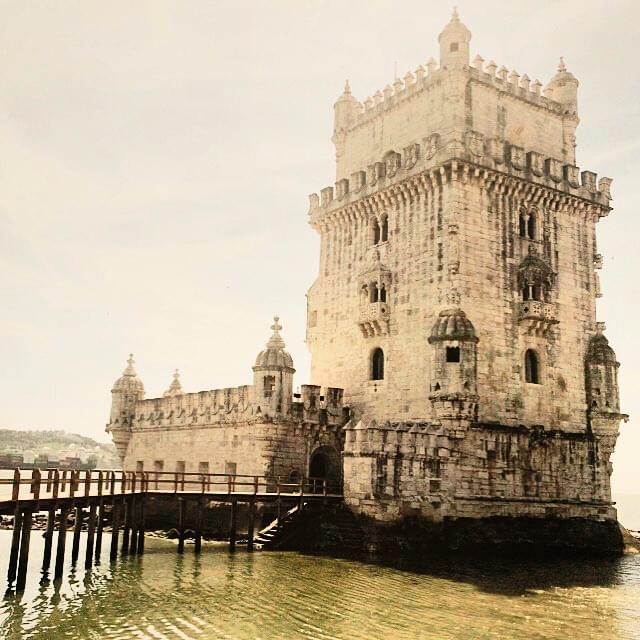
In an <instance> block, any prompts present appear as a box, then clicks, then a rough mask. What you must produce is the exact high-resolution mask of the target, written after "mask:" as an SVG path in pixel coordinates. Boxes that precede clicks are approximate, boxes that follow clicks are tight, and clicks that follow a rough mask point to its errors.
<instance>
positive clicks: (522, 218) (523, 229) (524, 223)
mask: <svg viewBox="0 0 640 640" xmlns="http://www.w3.org/2000/svg"><path fill="white" fill-rule="evenodd" d="M520 237H521V238H526V237H527V219H526V217H525V215H524V213H522V212H521V213H520Z"/></svg>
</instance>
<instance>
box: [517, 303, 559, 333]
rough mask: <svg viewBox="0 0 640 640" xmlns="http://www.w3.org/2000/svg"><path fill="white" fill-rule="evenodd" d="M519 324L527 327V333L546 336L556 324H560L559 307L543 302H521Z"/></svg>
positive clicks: (519, 305)
mask: <svg viewBox="0 0 640 640" xmlns="http://www.w3.org/2000/svg"><path fill="white" fill-rule="evenodd" d="M518 322H519V323H520V324H522V325H523V326H524V327H525V329H526V331H527V333H529V334H535V335H544V334H546V333H547V331H549V329H550V328H551V327H552V326H553V325H554V324H558V308H557V305H555V304H553V303H550V302H543V301H542V300H525V301H523V302H520V303H518Z"/></svg>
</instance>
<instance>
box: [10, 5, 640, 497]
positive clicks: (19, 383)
mask: <svg viewBox="0 0 640 640" xmlns="http://www.w3.org/2000/svg"><path fill="white" fill-rule="evenodd" d="M458 8H459V12H460V15H461V18H462V20H463V22H465V24H466V25H467V26H468V27H469V29H470V30H471V31H472V33H473V39H472V41H471V57H472V58H473V56H475V54H476V53H480V54H481V55H482V56H483V57H484V58H485V59H486V60H487V61H488V60H491V59H493V60H495V61H496V63H497V64H498V65H499V66H500V65H505V66H506V67H508V68H509V69H514V68H515V69H516V70H517V71H518V72H519V73H521V74H524V73H527V74H528V75H529V76H530V77H531V79H532V80H533V79H535V78H539V79H540V80H541V81H542V82H543V83H545V84H546V82H547V81H548V80H549V79H550V77H551V76H552V75H553V74H554V73H555V70H556V67H557V64H558V58H559V56H560V55H563V56H564V57H565V60H566V62H567V66H568V68H569V70H570V71H572V72H573V73H574V74H575V75H576V76H577V78H578V79H579V80H580V91H579V109H580V119H581V124H580V127H579V128H578V164H579V165H580V166H581V168H583V169H590V170H593V171H596V172H597V173H598V174H599V175H607V176H611V177H613V178H614V183H613V188H612V192H613V196H614V200H613V206H614V211H613V212H612V214H611V215H610V216H609V217H608V218H605V219H603V220H602V221H601V222H600V223H599V227H598V238H599V250H600V252H601V253H602V254H603V255H604V269H603V271H602V272H601V278H602V288H603V292H604V297H603V298H602V299H601V300H600V301H599V302H598V316H599V318H598V319H599V320H603V321H605V322H606V323H607V328H608V329H607V335H608V337H609V339H610V341H611V344H612V346H613V347H614V348H615V349H616V351H617V354H618V359H619V360H620V362H621V365H622V366H621V369H620V380H621V395H622V407H623V410H624V411H626V412H627V413H629V414H631V416H632V419H631V421H630V422H629V423H628V424H626V425H623V426H622V435H621V436H620V439H619V441H618V447H617V451H616V453H615V457H614V467H615V472H614V476H613V483H614V490H615V491H617V492H618V493H634V492H635V493H640V488H639V486H640V472H639V471H638V462H637V458H638V456H639V455H640V429H639V427H640V395H639V394H638V390H637V384H636V382H637V380H638V377H639V375H640V341H639V339H638V331H637V328H636V327H637V326H638V317H639V315H638V312H639V308H638V307H639V303H638V276H639V275H640V250H639V247H640V240H639V238H640V220H639V219H638V216H639V214H638V211H637V207H638V205H637V203H638V202H639V201H640V197H639V196H640V181H639V180H638V175H640V163H639V162H638V151H639V147H640V137H639V134H640V126H639V125H640V74H638V71H637V68H638V63H639V60H640V47H639V45H638V36H637V24H638V20H639V19H640V9H638V8H637V5H636V3H635V2H632V1H629V2H623V1H617V2H611V1H609V2H604V1H603V2H600V1H588V0H587V1H585V0H580V1H573V0H571V1H564V2H563V1H558V0H555V1H544V0H538V1H537V2H517V1H510V2H496V1H483V2H470V1H460V0H458ZM451 10H452V6H451V5H450V4H449V3H445V2H433V1H428V0H422V1H401V0H366V1H360V0H350V1H349V2H346V1H345V0H336V1H328V0H325V1H315V2H308V1H304V0H288V1H286V0H278V1H276V0H270V1H262V2H258V1H252V2H243V1H238V0H229V1H228V2H220V1H219V2H214V1H206V2H200V1H196V0H191V1H185V2H182V1H178V0H174V1H173V2H168V1H162V0H153V1H151V0H149V1H143V0H137V1H134V2H132V1H131V0H126V1H115V0H109V1H108V2H104V1H103V0H100V1H97V0H78V1H77V2H72V1H68V0H57V1H56V2H53V1H49V2H37V1H25V0H17V1H8V0H0V273H1V274H2V275H1V276H0V293H1V294H2V303H3V304H2V314H1V315H0V363H1V364H0V427H11V428H21V429H44V428H59V429H65V430H68V431H72V432H79V433H83V434H86V435H91V436H93V437H96V438H98V439H101V440H105V439H107V436H106V434H105V433H104V425H105V422H106V420H107V417H108V414H109V406H110V401H111V398H110V395H111V394H110V389H111V386H112V384H113V382H114V380H115V379H116V378H117V377H118V376H119V375H120V373H121V371H122V369H123V368H124V366H125V360H126V357H127V354H128V353H129V352H130V351H133V352H134V353H135V357H136V362H137V368H138V372H139V374H140V377H141V378H142V380H143V382H144V384H145V387H146V390H147V397H156V396H158V395H161V394H162V392H163V391H164V390H165V389H166V388H167V387H168V385H169V383H170V380H171V373H172V371H173V369H174V368H175V367H179V368H180V370H181V371H182V382H183V387H184V388H185V390H187V391H198V390H201V389H211V388H216V387H225V386H235V385H239V384H249V383H251V376H252V372H251V365H252V364H253V361H254V358H255V355H256V353H257V352H258V351H259V350H260V349H261V348H262V346H263V344H264V342H265V341H266V340H267V338H268V337H269V333H270V332H269V325H270V324H271V317H272V316H273V314H274V313H275V312H277V313H279V315H280V317H281V322H282V324H283V325H284V331H283V336H284V338H285V340H286V342H287V348H288V350H289V351H290V352H291V354H292V356H293V358H294V363H295V366H296V368H297V370H298V373H297V374H296V380H295V384H296V385H299V384H302V383H305V382H308V380H309V356H308V353H307V350H306V347H305V344H304V330H305V310H306V302H305V293H306V290H307V288H308V287H309V285H310V284H311V283H312V282H313V279H314V277H315V274H316V270H317V263H318V249H319V246H318V245H319V243H318V237H317V236H316V234H315V232H314V231H313V230H312V229H311V228H310V227H309V226H308V224H307V195H308V194H309V193H311V192H314V191H319V189H321V188H322V187H324V186H327V185H329V184H332V183H333V179H334V174H333V171H334V163H333V160H334V150H333V145H332V144H331V142H330V137H331V130H332V123H333V109H332V105H333V102H334V101H335V99H336V98H337V96H338V95H339V94H340V92H341V89H342V86H343V84H344V80H345V78H349V79H350V81H351V87H352V90H353V93H354V94H355V95H356V97H358V98H359V99H364V98H365V97H366V96H368V95H371V94H373V93H375V91H376V90H377V89H382V88H384V86H385V85H386V84H388V83H390V82H391V81H392V80H393V74H394V65H395V63H397V68H398V73H399V75H400V76H401V77H402V76H403V75H404V74H405V73H406V72H407V71H408V70H412V71H413V70H415V68H416V67H417V66H418V65H419V64H424V63H426V61H427V60H428V59H429V57H431V56H433V57H434V58H436V59H437V57H438V43H437V36H438V33H439V32H440V31H441V29H442V27H443V26H444V25H445V24H446V22H448V20H449V17H450V15H451Z"/></svg>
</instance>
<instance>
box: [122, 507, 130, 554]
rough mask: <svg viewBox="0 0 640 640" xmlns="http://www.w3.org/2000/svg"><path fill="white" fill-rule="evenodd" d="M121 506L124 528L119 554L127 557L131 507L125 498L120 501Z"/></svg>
mask: <svg viewBox="0 0 640 640" xmlns="http://www.w3.org/2000/svg"><path fill="white" fill-rule="evenodd" d="M122 506H123V508H124V518H123V522H124V528H123V530H122V548H121V549H120V554H121V555H123V556H126V555H129V533H130V532H129V529H130V528H131V505H130V504H129V500H128V499H127V498H126V497H124V498H123V499H122Z"/></svg>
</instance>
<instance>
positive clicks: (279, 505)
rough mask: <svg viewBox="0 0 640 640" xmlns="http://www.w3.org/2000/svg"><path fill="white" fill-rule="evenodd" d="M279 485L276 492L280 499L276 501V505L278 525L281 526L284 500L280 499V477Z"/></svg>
mask: <svg viewBox="0 0 640 640" xmlns="http://www.w3.org/2000/svg"><path fill="white" fill-rule="evenodd" d="M277 483H278V486H277V488H276V492H277V494H278V497H277V499H276V503H277V506H278V515H277V516H276V520H277V522H278V524H280V518H281V517H282V499H281V498H280V476H278V479H277Z"/></svg>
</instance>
